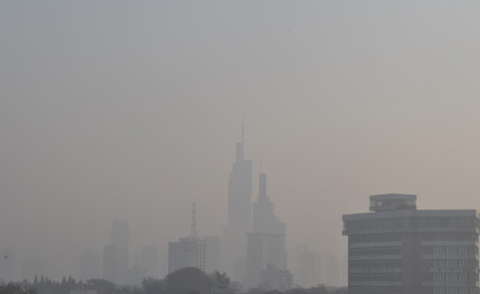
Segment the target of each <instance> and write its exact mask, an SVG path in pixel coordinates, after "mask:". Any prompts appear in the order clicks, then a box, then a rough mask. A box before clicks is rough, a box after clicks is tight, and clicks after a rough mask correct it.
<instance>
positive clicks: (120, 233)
mask: <svg viewBox="0 0 480 294" xmlns="http://www.w3.org/2000/svg"><path fill="white" fill-rule="evenodd" d="M129 238H130V237H129V228H128V221H127V220H115V221H114V222H113V225H112V232H111V244H110V245H107V246H105V247H104V249H103V278H104V279H106V280H109V281H111V282H114V283H117V284H119V285H124V284H126V283H127V282H128V281H127V273H128V255H129V242H130V240H129Z"/></svg>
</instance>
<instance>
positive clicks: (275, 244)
mask: <svg viewBox="0 0 480 294" xmlns="http://www.w3.org/2000/svg"><path fill="white" fill-rule="evenodd" d="M266 185H267V175H266V174H263V173H262V174H260V181H259V194H258V198H257V201H256V202H255V203H254V204H253V231H252V232H250V233H248V234H247V240H248V241H247V242H248V243H247V280H246V286H247V287H249V288H251V287H256V286H258V285H259V284H261V283H263V284H267V283H268V284H269V285H268V287H269V288H270V289H277V290H286V289H285V287H287V286H284V285H288V283H291V281H289V282H287V281H281V282H278V283H277V282H276V281H278V279H273V278H272V279H270V277H289V276H290V277H291V275H290V273H289V272H288V273H283V272H287V271H288V270H287V251H286V249H285V223H283V222H281V221H280V220H279V219H278V218H277V217H276V216H275V212H274V204H273V202H271V201H270V197H268V196H267V186H266ZM267 269H268V271H267V272H265V273H263V272H264V271H265V270H267ZM262 277H267V278H269V281H268V282H267V281H262ZM272 283H275V284H272Z"/></svg>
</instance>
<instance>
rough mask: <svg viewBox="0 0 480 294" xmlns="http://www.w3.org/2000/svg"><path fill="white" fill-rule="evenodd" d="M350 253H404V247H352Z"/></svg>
mask: <svg viewBox="0 0 480 294" xmlns="http://www.w3.org/2000/svg"><path fill="white" fill-rule="evenodd" d="M348 254H349V256H367V255H398V254H402V248H401V247H400V246H389V247H364V248H350V249H349V251H348Z"/></svg>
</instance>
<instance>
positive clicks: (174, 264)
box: [168, 204, 205, 273]
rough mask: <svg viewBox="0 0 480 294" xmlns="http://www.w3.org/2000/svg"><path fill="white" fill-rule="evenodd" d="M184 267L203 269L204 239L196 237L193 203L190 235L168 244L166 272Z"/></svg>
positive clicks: (193, 206)
mask: <svg viewBox="0 0 480 294" xmlns="http://www.w3.org/2000/svg"><path fill="white" fill-rule="evenodd" d="M184 267H196V268H199V269H201V270H202V271H205V241H204V240H202V239H201V238H198V237H197V222H196V209H195V204H192V225H191V232H190V237H186V238H180V239H179V240H178V242H170V243H169V244H168V273H172V272H174V271H176V270H179V269H181V268H184Z"/></svg>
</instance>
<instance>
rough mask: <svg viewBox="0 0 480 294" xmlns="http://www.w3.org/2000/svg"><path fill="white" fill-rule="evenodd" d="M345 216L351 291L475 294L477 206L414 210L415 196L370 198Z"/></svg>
mask: <svg viewBox="0 0 480 294" xmlns="http://www.w3.org/2000/svg"><path fill="white" fill-rule="evenodd" d="M370 211H372V212H370V213H360V214H347V215H344V216H343V221H344V230H343V234H344V235H346V236H348V285H349V293H350V294H367V293H368V294H384V293H388V294H447V293H448V294H473V293H475V294H478V293H479V287H478V286H479V282H478V281H479V279H478V234H479V228H480V225H479V218H478V215H477V212H476V211H475V210H417V208H416V195H405V194H383V195H374V196H371V197H370Z"/></svg>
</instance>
